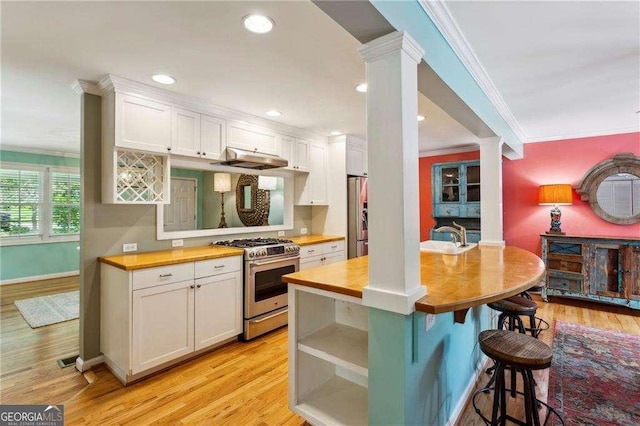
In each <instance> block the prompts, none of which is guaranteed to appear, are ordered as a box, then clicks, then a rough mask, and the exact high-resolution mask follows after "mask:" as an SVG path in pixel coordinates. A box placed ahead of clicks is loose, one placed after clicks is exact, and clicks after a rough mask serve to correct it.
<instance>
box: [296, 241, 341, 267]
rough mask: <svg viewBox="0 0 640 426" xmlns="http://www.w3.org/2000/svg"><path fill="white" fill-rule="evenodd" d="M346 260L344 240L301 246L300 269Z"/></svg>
mask: <svg viewBox="0 0 640 426" xmlns="http://www.w3.org/2000/svg"><path fill="white" fill-rule="evenodd" d="M341 260H345V251H344V240H339V241H330V242H327V243H319V244H310V245H306V246H302V247H300V270H303V269H309V268H315V267H316V266H323V265H328V264H330V263H335V262H340V261H341Z"/></svg>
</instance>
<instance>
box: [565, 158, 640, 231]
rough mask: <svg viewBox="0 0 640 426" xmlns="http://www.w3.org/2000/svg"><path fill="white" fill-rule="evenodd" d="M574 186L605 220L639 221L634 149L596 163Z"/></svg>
mask: <svg viewBox="0 0 640 426" xmlns="http://www.w3.org/2000/svg"><path fill="white" fill-rule="evenodd" d="M575 189H576V191H577V192H578V194H580V196H581V198H582V200H584V201H588V202H589V204H590V205H591V209H592V210H593V211H594V213H595V214H597V215H598V216H600V217H601V218H602V219H604V220H606V221H607V222H611V223H615V224H618V225H630V224H632V223H638V222H640V157H636V156H635V155H634V154H633V153H623V154H618V155H616V156H614V157H613V158H611V159H608V160H605V161H602V162H600V163H598V164H596V165H595V166H593V167H592V168H591V169H589V170H588V171H587V173H585V175H584V176H583V177H582V180H581V181H580V183H579V184H578V185H577V186H576V187H575Z"/></svg>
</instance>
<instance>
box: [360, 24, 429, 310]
mask: <svg viewBox="0 0 640 426" xmlns="http://www.w3.org/2000/svg"><path fill="white" fill-rule="evenodd" d="M359 52H360V55H361V56H362V58H363V59H364V60H365V62H366V64H367V85H368V90H367V145H368V159H369V181H368V210H369V285H368V286H367V287H365V288H364V289H363V303H364V304H365V305H366V306H371V307H375V308H380V309H384V310H387V311H391V312H396V313H401V314H405V315H406V314H409V313H411V312H413V311H414V310H415V308H414V304H415V302H416V300H418V299H419V298H421V297H422V296H424V295H425V294H426V287H424V286H422V285H421V284H420V216H419V214H420V213H419V197H418V122H417V120H416V117H417V115H418V69H417V66H418V63H419V62H420V61H421V59H422V56H423V54H424V50H423V49H422V48H421V47H420V45H419V44H418V43H417V42H416V41H415V40H413V39H412V38H411V37H410V36H409V35H408V34H407V33H405V32H394V33H391V34H387V35H386V36H383V37H380V38H378V39H376V40H373V41H371V42H369V43H367V44H365V45H364V46H362V47H361V48H360V49H359Z"/></svg>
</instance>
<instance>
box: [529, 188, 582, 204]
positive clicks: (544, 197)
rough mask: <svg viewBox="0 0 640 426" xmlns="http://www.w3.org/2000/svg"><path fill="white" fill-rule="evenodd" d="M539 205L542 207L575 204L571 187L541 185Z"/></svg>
mask: <svg viewBox="0 0 640 426" xmlns="http://www.w3.org/2000/svg"><path fill="white" fill-rule="evenodd" d="M538 204H540V205H541V206H546V205H558V206H569V205H571V204H573V199H572V194H571V185H568V184H554V185H540V190H539V192H538Z"/></svg>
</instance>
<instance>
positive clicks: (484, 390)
mask: <svg viewBox="0 0 640 426" xmlns="http://www.w3.org/2000/svg"><path fill="white" fill-rule="evenodd" d="M491 391H495V387H494V386H492V387H486V388H482V389H478V390H477V391H475V392H474V394H473V399H472V405H473V409H474V410H475V412H476V413H477V414H478V415H479V416H480V418H482V421H484V423H485V424H486V425H488V426H492V425H491V420H490V419H489V418H487V417H485V416H484V415H483V414H482V411H480V409H479V408H478V407H477V405H476V397H477V396H478V395H480V394H482V393H488V392H491ZM505 392H511V389H510V388H505ZM515 393H516V394H518V395H522V396H525V395H524V392H520V391H515ZM536 404H537V407H538V408H537V409H538V410H539V409H540V408H541V406H543V405H544V406H545V407H546V408H547V415H546V416H545V418H544V423H543V425H544V426H546V425H547V423H548V422H549V418H550V417H551V415H552V414H553V415H554V416H555V417H557V418H558V420H560V423H561V424H562V425H563V426H564V420H563V419H562V416H561V415H560V414H558V412H557V411H556V410H555V409H554V408H553V407H551V406H549V405H548V404H546V403H544V402H542V401H540V400H539V399H536ZM505 419H506V420H509V421H511V422H513V423H515V424H517V425H522V426H527V423H526V422H523V421H522V420H520V419H516V418H514V417H511V416H509V415H506V414H505ZM498 420H500V421H501V420H502V419H501V418H498ZM498 424H500V423H498Z"/></svg>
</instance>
